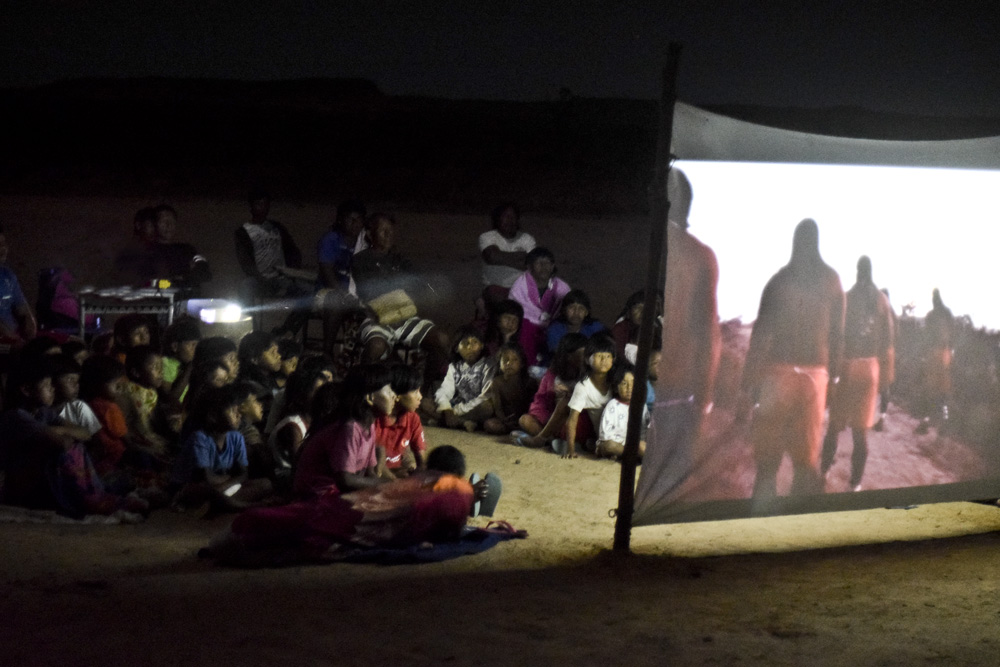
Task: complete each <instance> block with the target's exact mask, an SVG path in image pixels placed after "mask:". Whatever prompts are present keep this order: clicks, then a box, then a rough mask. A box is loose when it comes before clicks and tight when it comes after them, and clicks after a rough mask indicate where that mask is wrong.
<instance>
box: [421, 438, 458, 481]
mask: <svg viewBox="0 0 1000 667" xmlns="http://www.w3.org/2000/svg"><path fill="white" fill-rule="evenodd" d="M427 469H428V470H436V471H438V472H445V473H450V474H452V475H455V476H456V477H465V455H464V454H463V453H462V452H461V450H459V449H458V447H452V446H451V445H440V446H438V447H435V448H434V449H432V450H431V451H430V452H428V454H427Z"/></svg>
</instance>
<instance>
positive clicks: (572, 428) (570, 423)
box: [562, 408, 580, 459]
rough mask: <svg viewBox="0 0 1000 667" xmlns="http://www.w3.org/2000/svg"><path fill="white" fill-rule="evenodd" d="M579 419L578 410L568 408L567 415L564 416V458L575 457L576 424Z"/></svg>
mask: <svg viewBox="0 0 1000 667" xmlns="http://www.w3.org/2000/svg"><path fill="white" fill-rule="evenodd" d="M579 420H580V411H579V410H573V409H572V408H570V411H569V416H567V417H566V453H565V454H563V455H562V458H564V459H575V458H576V457H577V453H576V424H577V422H578V421H579Z"/></svg>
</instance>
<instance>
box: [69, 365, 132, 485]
mask: <svg viewBox="0 0 1000 667" xmlns="http://www.w3.org/2000/svg"><path fill="white" fill-rule="evenodd" d="M124 385H125V365H124V364H121V363H119V362H118V360H116V359H115V358H113V357H109V356H95V357H91V358H90V359H87V361H86V362H84V364H83V369H82V371H81V373H80V395H82V396H83V398H84V399H85V400H86V401H87V403H88V404H89V405H90V407H91V409H92V410H93V412H94V415H95V416H96V417H97V421H98V422H99V423H100V425H101V430H100V431H98V432H97V434H96V435H95V436H94V437H93V438H91V440H90V456H91V458H92V459H93V461H94V467H95V469H96V470H97V474H99V475H100V476H101V477H102V478H107V477H108V476H109V475H110V474H112V473H113V472H114V471H115V470H116V469H118V467H119V464H120V462H121V460H122V456H123V455H124V454H125V450H126V440H127V438H128V425H127V424H126V423H125V415H124V414H123V413H122V409H121V407H119V405H118V399H119V397H120V395H121V393H122V390H123V388H124Z"/></svg>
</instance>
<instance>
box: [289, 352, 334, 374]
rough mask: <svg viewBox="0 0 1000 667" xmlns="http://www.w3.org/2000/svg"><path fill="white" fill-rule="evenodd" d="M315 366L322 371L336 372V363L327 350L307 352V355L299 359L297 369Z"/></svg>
mask: <svg viewBox="0 0 1000 667" xmlns="http://www.w3.org/2000/svg"><path fill="white" fill-rule="evenodd" d="M312 368H315V369H317V370H320V371H326V372H328V373H330V375H333V374H334V364H333V359H331V358H330V355H329V354H326V353H325V352H324V353H323V354H307V355H306V356H304V357H302V358H301V359H299V365H298V368H296V369H295V370H299V371H301V370H307V369H312Z"/></svg>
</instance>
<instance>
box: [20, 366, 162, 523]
mask: <svg viewBox="0 0 1000 667" xmlns="http://www.w3.org/2000/svg"><path fill="white" fill-rule="evenodd" d="M8 389H9V394H8V397H7V404H8V405H11V406H12V407H11V408H10V409H8V410H6V411H5V412H4V413H3V414H2V415H0V433H3V435H4V437H3V445H2V451H0V462H2V463H3V472H4V485H3V491H2V496H0V500H2V502H4V503H7V504H10V505H18V506H22V507H28V508H32V509H54V510H56V511H58V512H59V513H61V514H65V515H67V516H70V517H72V518H82V517H83V516H85V515H87V514H105V515H107V514H112V513H115V512H117V511H119V510H122V511H125V512H129V513H131V514H136V513H145V512H146V511H148V509H149V505H148V503H146V502H145V501H143V500H141V499H139V498H137V497H134V496H129V497H122V496H117V495H115V494H111V493H108V492H107V491H106V490H105V489H104V486H103V485H102V483H101V480H100V478H99V477H98V476H97V472H96V471H95V469H94V465H93V463H92V462H91V460H90V456H89V455H88V454H87V450H86V448H85V447H84V445H83V441H84V440H87V439H89V438H90V434H89V433H88V431H87V430H86V429H83V428H80V427H79V426H73V425H70V424H67V423H65V422H64V421H63V420H62V419H60V418H59V417H58V416H57V415H56V414H55V412H54V411H53V410H52V402H53V400H54V399H55V391H54V389H53V386H52V367H51V363H50V362H48V361H46V360H31V361H28V360H22V362H21V363H20V364H18V367H16V368H15V369H14V371H13V372H12V373H11V377H10V378H9V380H8Z"/></svg>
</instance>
